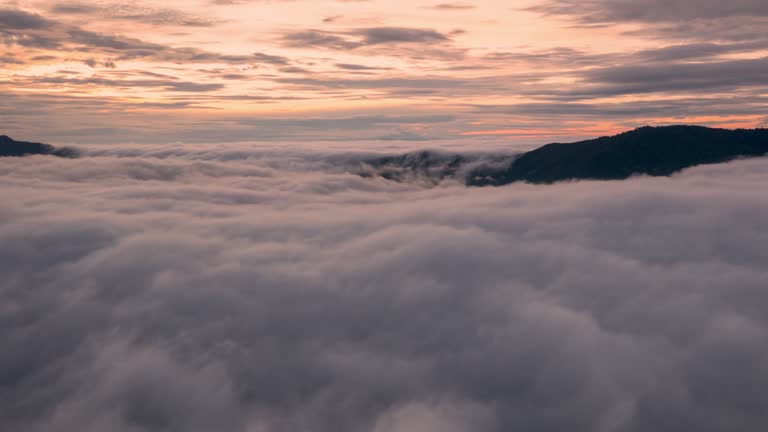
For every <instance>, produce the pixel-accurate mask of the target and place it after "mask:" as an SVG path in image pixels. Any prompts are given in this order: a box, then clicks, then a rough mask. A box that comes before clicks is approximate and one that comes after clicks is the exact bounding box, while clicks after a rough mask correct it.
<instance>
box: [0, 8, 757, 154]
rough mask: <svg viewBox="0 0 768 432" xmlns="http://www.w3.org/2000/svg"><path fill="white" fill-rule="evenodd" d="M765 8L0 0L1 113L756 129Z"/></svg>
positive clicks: (508, 130)
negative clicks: (696, 126)
mask: <svg viewBox="0 0 768 432" xmlns="http://www.w3.org/2000/svg"><path fill="white" fill-rule="evenodd" d="M766 25H768V4H766V2H765V1H763V0H731V1H727V2H722V1H719V0H667V1H660V0H579V1H576V0H515V1H508V0H457V1H446V2H441V1H440V0H435V1H423V0H409V1H406V0H386V1H385V0H271V1H270V0H194V1H188V0H184V1H180V0H170V1H164V2H142V1H109V0H98V1H94V0H83V1H51V0H11V1H8V0H6V1H2V2H0V123H1V124H2V132H3V133H5V134H7V135H10V136H12V137H15V138H17V139H26V140H38V141H45V142H51V143H53V144H58V143H62V144H66V143H131V142H137V143H169V142H185V143H186V142H206V143H217V142H240V141H285V142H288V141H290V142H347V141H356V142H360V143H361V144H360V145H363V146H364V145H369V144H371V143H381V142H392V141H405V142H411V143H413V145H421V146H424V145H426V144H424V143H437V145H439V144H440V143H442V142H457V141H461V142H477V143H485V142H496V143H498V142H502V143H509V144H510V145H513V144H516V143H539V142H547V141H554V140H567V139H576V138H580V137H592V136H597V135H602V134H610V133H614V132H618V131H622V130H626V129H631V128H634V127H638V126H642V125H646V124H651V125H662V124H678V123H688V124H702V125H708V126H718V127H758V126H763V125H765V124H766V118H767V117H768V113H767V111H768V109H766V106H768V105H766V89H767V88H768V76H767V75H766V74H765V73H764V71H765V70H766V68H767V67H768V57H766V53H768V36H767V35H766V32H765V31H764V29H765V26H766Z"/></svg>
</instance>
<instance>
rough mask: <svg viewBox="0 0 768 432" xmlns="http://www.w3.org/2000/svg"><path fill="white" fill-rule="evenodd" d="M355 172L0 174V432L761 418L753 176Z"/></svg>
mask: <svg viewBox="0 0 768 432" xmlns="http://www.w3.org/2000/svg"><path fill="white" fill-rule="evenodd" d="M361 157H364V155H362V154H361V153H354V152H350V151H348V150H345V149H343V148H339V149H326V150H323V151H317V150H311V149H307V148H298V147H288V146H285V147H276V146H271V147H270V146H264V147H258V146H253V145H251V146H245V145H241V146H238V145H232V146H224V147H221V146H219V147H215V146H181V145H179V146H170V147H168V146H162V147H158V146H156V147H152V146H112V147H106V149H105V148H104V147H102V148H99V147H95V146H94V147H90V148H85V149H84V157H82V158H80V159H73V160H66V159H59V158H54V157H47V156H35V157H27V158H18V159H13V158H6V159H0V194H1V195H2V197H3V199H2V202H3V204H2V205H0V276H1V277H0V296H2V297H1V299H0V342H1V343H2V346H1V347H0V430H3V431H6V430H7V431H14V432H54V431H55V432H59V431H81V432H106V431H108V432H161V431H163V432H165V431H168V432H177V431H178V432H212V431H216V432H300V431H313V432H358V431H359V432H509V431H526V432H536V431H541V432H555V431H557V432H560V431H569V432H579V431H584V432H613V431H616V432H624V431H627V432H641V431H642V432H646V431H654V432H665V431H669V432H672V431H674V432H679V431H696V432H707V431H728V432H735V431H736V432H738V431H745V432H747V431H748V432H754V431H756V430H762V429H763V428H764V427H765V425H766V424H768V410H766V406H768V391H767V390H766V389H767V388H768V195H766V192H765V185H766V181H767V180H768V158H763V159H753V160H744V161H735V162H732V163H729V164H723V165H714V166H705V167H698V168H694V169H690V170H687V171H685V172H683V173H681V174H679V175H676V176H674V177H672V178H644V177H641V178H634V179H631V180H628V181H621V182H592V181H584V182H574V183H562V184H557V185H552V186H533V185H525V184H513V185H509V186H506V187H500V188H483V189H479V188H466V187H464V186H463V185H461V184H460V183H459V182H457V181H453V180H451V179H448V180H446V181H444V182H442V183H440V184H438V185H433V184H424V183H423V182H420V181H413V182H399V183H397V182H391V181H387V180H385V179H382V178H375V177H374V178H364V177H360V176H358V175H355V174H354V173H350V172H349V169H348V168H349V166H352V165H354V164H355V163H356V162H355V161H359V160H360V158H361Z"/></svg>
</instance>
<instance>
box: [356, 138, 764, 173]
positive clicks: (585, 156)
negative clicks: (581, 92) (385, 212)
mask: <svg viewBox="0 0 768 432" xmlns="http://www.w3.org/2000/svg"><path fill="white" fill-rule="evenodd" d="M766 153H768V129H737V130H729V129H712V128H707V127H701V126H665V127H650V126H646V127H642V128H639V129H635V130H632V131H629V132H624V133H622V134H619V135H615V136H606V137H601V138H596V139H592V140H587V141H579V142H575V143H571V144H560V143H558V144H548V145H545V146H543V147H539V148H537V149H536V150H532V151H529V152H527V153H523V154H518V155H509V154H507V155H488V154H486V155H479V154H450V153H441V152H431V151H421V152H414V153H408V154H406V155H400V156H386V157H379V158H371V159H367V160H364V161H362V167H361V168H360V169H359V170H358V171H357V174H359V175H361V176H365V177H372V176H379V177H383V178H386V179H389V180H393V181H400V182H402V181H410V180H412V179H418V180H423V181H427V182H429V183H432V184H436V183H439V182H440V181H442V180H444V179H446V178H453V179H457V180H459V181H462V182H464V183H466V185H467V186H502V185H506V184H510V183H515V182H526V183H533V184H547V183H555V182H560V181H568V180H623V179H626V178H629V177H631V176H633V175H650V176H669V175H672V174H674V173H676V172H678V171H680V170H683V169H685V168H690V167H693V166H696V165H703V164H714V163H722V162H727V161H730V160H733V159H736V158H740V157H757V156H764V155H766Z"/></svg>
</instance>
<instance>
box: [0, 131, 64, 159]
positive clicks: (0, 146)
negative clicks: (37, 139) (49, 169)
mask: <svg viewBox="0 0 768 432" xmlns="http://www.w3.org/2000/svg"><path fill="white" fill-rule="evenodd" d="M30 155H51V156H58V157H65V158H74V157H77V151H76V150H73V149H70V148H56V147H54V146H52V145H48V144H41V143H32V142H24V141H16V140H14V139H12V138H10V137H8V136H5V135H0V157H21V156H30Z"/></svg>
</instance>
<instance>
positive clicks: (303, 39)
mask: <svg viewBox="0 0 768 432" xmlns="http://www.w3.org/2000/svg"><path fill="white" fill-rule="evenodd" d="M282 41H283V44H284V45H286V46H289V47H294V48H301V47H307V46H309V47H322V48H329V49H337V50H344V49H353V48H360V47H369V46H375V45H397V44H424V45H431V44H440V43H447V42H450V41H451V39H450V36H449V35H446V34H444V33H441V32H439V31H437V30H433V29H421V28H408V27H370V28H362V29H357V30H352V31H348V32H330V31H324V30H314V29H309V30H299V31H292V32H287V33H285V34H283V35H282Z"/></svg>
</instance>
